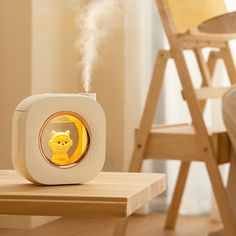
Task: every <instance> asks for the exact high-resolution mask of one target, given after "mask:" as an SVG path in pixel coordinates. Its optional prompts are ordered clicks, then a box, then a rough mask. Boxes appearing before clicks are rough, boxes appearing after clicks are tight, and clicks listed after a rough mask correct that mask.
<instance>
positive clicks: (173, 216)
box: [165, 161, 191, 229]
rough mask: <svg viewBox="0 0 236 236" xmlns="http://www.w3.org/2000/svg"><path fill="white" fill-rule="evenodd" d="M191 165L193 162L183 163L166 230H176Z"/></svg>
mask: <svg viewBox="0 0 236 236" xmlns="http://www.w3.org/2000/svg"><path fill="white" fill-rule="evenodd" d="M190 164H191V162H184V161H182V162H181V166H180V170H179V175H178V179H177V182H176V186H175V190H174V195H173V198H172V201H171V205H170V208H169V211H168V215H167V219H166V222H165V229H174V227H175V224H176V220H177V217H178V212H179V207H180V203H181V199H182V196H183V193H184V188H185V184H186V180H187V177H188V173H189V168H190Z"/></svg>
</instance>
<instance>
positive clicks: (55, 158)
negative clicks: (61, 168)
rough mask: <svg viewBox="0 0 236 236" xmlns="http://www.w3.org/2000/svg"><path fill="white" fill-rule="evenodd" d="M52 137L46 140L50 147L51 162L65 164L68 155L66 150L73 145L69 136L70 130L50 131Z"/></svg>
mask: <svg viewBox="0 0 236 236" xmlns="http://www.w3.org/2000/svg"><path fill="white" fill-rule="evenodd" d="M51 134H52V137H51V139H50V140H49V141H48V146H49V147H50V148H51V149H52V152H53V154H52V159H51V160H52V162H53V163H55V164H56V165H66V164H67V162H68V160H69V156H68V151H69V149H70V147H71V146H72V145H73V140H72V139H71V138H70V130H67V131H66V132H56V131H55V130H53V131H52V133H51Z"/></svg>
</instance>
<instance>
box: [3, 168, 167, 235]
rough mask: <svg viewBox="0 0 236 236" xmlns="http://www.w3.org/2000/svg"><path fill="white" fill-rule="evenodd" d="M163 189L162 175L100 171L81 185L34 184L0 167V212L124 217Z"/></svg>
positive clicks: (163, 178)
mask: <svg viewBox="0 0 236 236" xmlns="http://www.w3.org/2000/svg"><path fill="white" fill-rule="evenodd" d="M165 189H166V178H165V175H164V174H146V173H145V174H144V173H116V172H113V173H108V172H102V173H100V174H99V175H98V176H97V177H96V178H95V179H93V180H91V181H89V182H88V183H86V184H84V185H66V186H36V185H34V184H31V183H30V182H28V181H27V180H25V179H23V178H22V177H20V176H19V175H18V174H17V173H16V172H15V171H13V170H0V214H3V215H41V216H82V217H92V218H94V217H112V218H114V217H116V218H125V217H128V216H129V215H131V214H132V213H134V212H135V211H136V210H137V209H138V208H140V207H142V206H144V205H145V204H146V203H147V202H149V201H150V200H152V199H153V198H155V197H156V196H158V195H159V194H160V193H162V192H163V191H164V190H165ZM118 228H120V226H119V227H118ZM119 230H120V229H119ZM117 235H118V234H117ZM120 235H121V234H120Z"/></svg>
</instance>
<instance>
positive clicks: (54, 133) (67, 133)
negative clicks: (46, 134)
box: [51, 130, 70, 136]
mask: <svg viewBox="0 0 236 236" xmlns="http://www.w3.org/2000/svg"><path fill="white" fill-rule="evenodd" d="M51 134H52V135H53V136H55V135H56V134H57V132H56V131H55V130H53V131H52V132H51ZM65 134H66V135H68V136H69V135H70V130H67V131H66V132H65Z"/></svg>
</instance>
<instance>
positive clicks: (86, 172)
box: [12, 94, 106, 185]
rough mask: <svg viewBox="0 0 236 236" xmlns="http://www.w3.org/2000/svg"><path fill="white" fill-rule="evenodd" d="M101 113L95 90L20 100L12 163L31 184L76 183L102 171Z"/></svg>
mask: <svg viewBox="0 0 236 236" xmlns="http://www.w3.org/2000/svg"><path fill="white" fill-rule="evenodd" d="M105 145H106V121H105V114H104V111H103V109H102V107H101V106H100V104H99V103H98V102H96V98H95V96H94V94H42V95H36V96H30V97H28V98H26V99H24V100H23V101H22V102H21V103H20V104H19V105H18V106H17V108H16V111H15V113H14V118H13V140H12V162H13V165H14V168H15V169H16V170H17V172H18V173H20V174H21V175H22V176H23V177H25V178H26V179H28V180H29V181H31V182H33V183H36V184H44V185H62V184H79V183H84V182H86V181H89V180H91V179H92V178H94V177H95V176H96V175H98V173H99V172H100V171H101V170H102V168H103V165H104V161H105V152H106V147H105Z"/></svg>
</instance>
